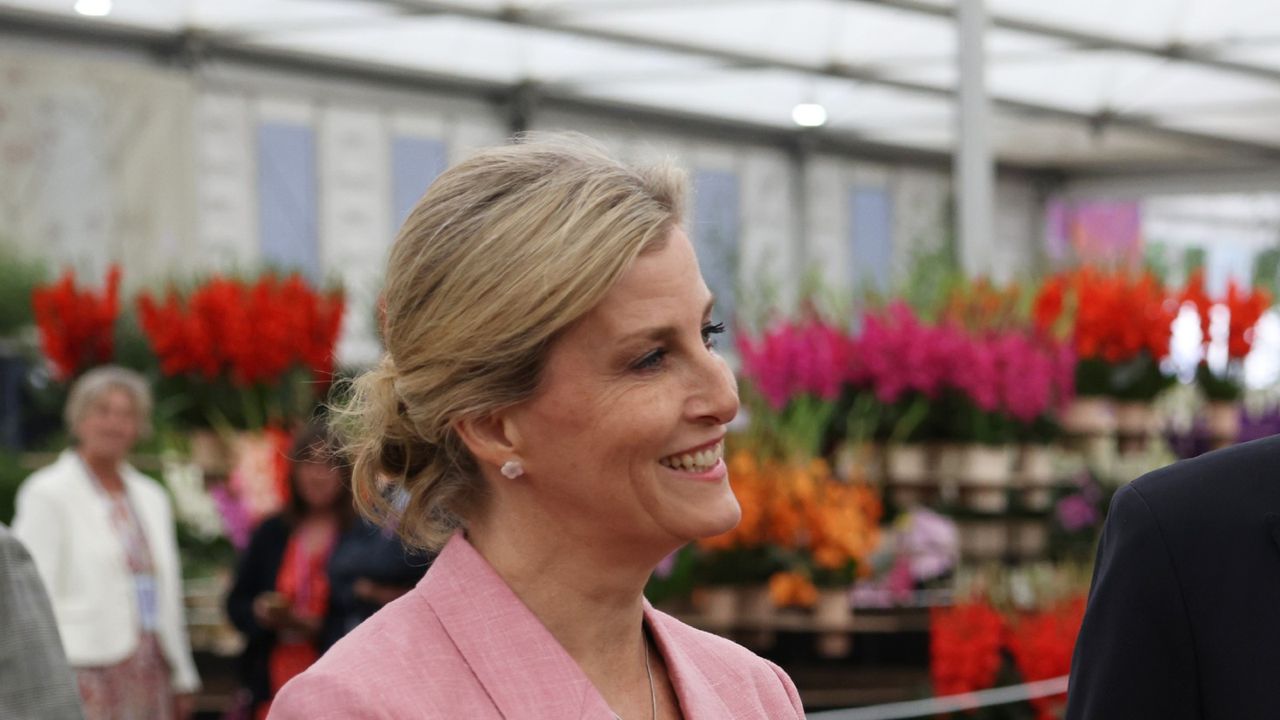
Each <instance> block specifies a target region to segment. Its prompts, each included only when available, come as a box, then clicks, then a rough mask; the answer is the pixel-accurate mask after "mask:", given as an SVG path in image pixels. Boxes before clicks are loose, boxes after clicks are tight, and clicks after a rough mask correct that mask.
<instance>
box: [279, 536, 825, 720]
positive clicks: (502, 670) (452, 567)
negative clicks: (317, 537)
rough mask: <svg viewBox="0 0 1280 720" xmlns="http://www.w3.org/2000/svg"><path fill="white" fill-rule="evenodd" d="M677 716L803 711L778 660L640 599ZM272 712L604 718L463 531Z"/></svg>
mask: <svg viewBox="0 0 1280 720" xmlns="http://www.w3.org/2000/svg"><path fill="white" fill-rule="evenodd" d="M645 623H646V624H647V625H648V627H649V629H650V631H651V633H652V634H653V637H654V641H655V643H656V644H657V646H658V648H659V649H660V650H661V652H662V656H663V658H664V659H665V661H666V664H667V668H668V674H669V676H670V678H671V682H672V684H673V685H674V687H675V691H676V694H677V696H678V697H679V699H680V705H681V708H682V710H683V712H684V717H685V718H687V720H730V719H733V718H737V719H746V718H752V719H756V718H758V719H759V720H785V719H787V718H802V717H803V716H804V712H803V710H802V708H801V705H800V698H799V696H798V695H797V693H796V689H795V686H794V685H792V684H791V680H790V679H789V678H788V677H787V676H786V674H785V673H783V672H782V670H780V669H779V668H778V667H777V666H775V665H773V664H772V663H770V662H768V661H767V660H764V659H761V658H760V657H757V656H756V655H754V654H752V653H751V652H750V651H748V650H746V649H744V648H742V647H740V646H738V645H735V644H734V643H732V642H730V641H728V640H725V639H723V638H720V637H717V636H714V635H710V634H708V633H704V632H701V631H699V630H695V629H693V628H691V627H689V626H687V625H684V624H683V623H681V622H679V621H678V620H676V619H674V618H672V617H670V616H668V615H666V614H664V613H661V612H658V611H657V610H654V609H653V608H652V607H650V606H648V604H647V603H646V605H645ZM270 718H271V719H272V720H338V719H339V718H342V719H343V720H347V719H352V720H355V719H365V718H386V719H388V720H390V719H391V718H422V719H423V720H455V719H459V718H467V719H468V720H499V719H502V718H505V719H506V720H539V719H543V718H545V720H578V719H582V720H613V713H612V712H611V711H610V710H609V708H608V706H607V705H606V704H605V701H604V699H603V698H602V697H601V696H600V693H599V692H598V691H597V690H596V689H595V687H594V686H593V685H592V684H591V682H590V681H589V680H588V679H587V676H586V675H585V674H584V673H583V672H582V670H581V669H580V668H579V667H578V665H577V664H576V663H575V662H574V660H573V658H571V657H570V656H569V654H568V652H566V651H565V650H564V648H562V647H561V646H560V644H559V643H558V642H557V641H556V639H555V638H554V637H553V636H552V635H551V633H550V631H548V630H547V629H546V627H544V626H543V625H542V623H541V622H540V621H539V620H538V618H537V617H536V616H534V614H533V613H532V612H531V611H530V610H529V609H528V608H527V607H526V606H525V605H524V604H523V603H521V602H520V600H519V598H517V597H516V595H515V593H514V592H512V590H511V588H509V587H508V586H507V585H506V583H505V582H503V580H502V578H501V577H499V576H498V574H497V573H496V572H495V571H494V570H493V568H492V567H491V566H490V565H489V564H488V562H486V561H485V560H484V558H483V557H481V556H480V554H479V553H478V552H476V550H475V549H474V548H473V547H472V546H471V545H470V544H469V543H468V542H467V541H466V539H464V538H463V536H462V535H461V534H459V535H455V536H454V537H453V539H452V540H450V541H449V543H448V545H446V546H445V548H444V550H442V551H441V553H440V556H439V557H438V558H436V561H435V563H434V564H433V565H432V566H431V569H430V570H429V571H428V572H427V575H426V577H424V578H423V579H422V581H421V582H420V583H419V584H418V586H417V587H416V588H415V589H414V590H413V591H412V592H410V593H409V594H408V595H405V596H404V597H402V598H400V599H399V600H396V601H395V602H393V603H391V604H389V605H387V606H386V607H385V608H383V609H382V610H381V611H379V612H378V613H377V614H375V615H374V616H373V617H372V618H370V619H369V620H367V621H365V623H364V624H362V625H360V626H359V627H357V628H356V629H355V630H354V631H353V632H352V633H351V634H349V635H347V636H346V637H345V638H343V639H342V640H340V641H338V643H337V644H336V645H334V646H333V648H332V649H331V650H329V652H328V653H327V654H325V656H324V657H323V658H321V659H320V661H319V662H317V663H316V664H315V665H314V666H312V667H311V669H309V670H308V671H306V672H305V673H303V674H301V675H299V676H298V677H296V678H294V679H293V680H292V681H290V682H289V683H288V684H287V685H285V687H284V688H283V689H282V690H281V691H280V693H279V694H278V695H277V696H276V700H275V703H274V704H273V705H272V707H271V714H270Z"/></svg>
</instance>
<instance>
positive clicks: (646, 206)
mask: <svg viewBox="0 0 1280 720" xmlns="http://www.w3.org/2000/svg"><path fill="white" fill-rule="evenodd" d="M685 192H686V179H685V176H684V174H683V173H682V172H681V171H679V170H677V169H675V167H674V166H672V165H670V164H666V163H664V164H659V165H655V166H652V167H647V168H632V167H628V166H626V165H624V164H622V163H620V162H619V161H617V160H615V159H613V158H611V157H610V156H609V155H608V154H606V153H605V152H604V151H603V150H602V149H601V148H600V147H599V146H598V145H596V144H595V143H594V142H593V141H591V140H589V139H588V138H586V137H583V136H580V135H572V134H556V135H550V136H543V135H526V136H522V137H521V138H519V139H518V141H517V142H516V143H515V144H512V145H507V146H502V147H495V148H490V149H487V150H483V151H481V152H479V153H478V154H476V155H474V156H473V157H471V158H470V159H468V160H466V161H465V162H463V163H461V164H459V165H457V166H455V167H453V168H452V169H450V170H448V171H446V172H445V173H443V174H442V175H441V176H440V177H439V178H438V179H437V180H436V181H435V182H434V183H433V184H432V185H431V187H430V188H429V189H428V191H427V193H426V195H425V196H424V197H423V198H422V199H421V200H420V201H419V202H418V205H417V206H416V207H415V208H414V209H413V212H412V213H411V214H410V215H409V218H408V220H406V221H405V223H404V225H403V227H401V229H400V233H399V235H398V237H397V238H396V241H395V245H394V246H393V247H392V249H391V254H390V258H389V261H388V267H387V280H386V286H385V290H384V302H385V319H384V325H383V336H384V337H383V339H384V341H385V344H386V355H385V356H384V359H383V361H382V363H381V365H380V366H379V367H378V368H377V369H375V370H372V371H370V372H368V373H366V374H364V375H363V376H361V377H359V378H357V379H356V380H355V381H354V383H353V385H352V387H351V393H350V395H349V398H348V400H347V401H346V402H345V403H343V406H342V407H340V408H338V412H337V415H336V422H337V425H338V430H339V432H340V434H341V435H342V436H343V437H344V439H345V445H346V451H347V453H348V454H349V456H350V458H351V461H352V463H353V469H352V472H353V476H352V483H353V490H354V496H355V500H356V504H357V506H358V507H359V508H360V510H361V511H362V512H364V513H365V514H366V515H367V516H370V517H371V518H373V519H375V520H379V521H381V520H386V519H387V518H388V516H389V515H390V516H394V520H395V522H396V524H397V527H398V528H399V531H400V534H401V536H402V538H403V539H404V540H405V541H406V543H408V544H410V545H412V546H415V547H420V548H424V549H428V550H436V549H439V548H440V547H441V546H443V544H444V543H445V541H446V540H448V538H449V536H450V535H451V534H452V533H453V531H454V530H455V529H456V528H458V527H460V526H462V525H463V523H464V522H465V520H466V518H468V517H469V516H472V514H473V513H476V512H479V511H482V510H483V508H484V503H485V497H486V494H487V492H486V486H485V482H484V479H483V477H482V474H481V472H480V468H479V467H478V465H477V463H476V460H475V459H474V458H473V457H472V456H471V454H470V452H469V451H468V450H467V448H466V446H465V445H464V444H463V442H462V440H461V438H460V437H459V435H458V433H457V432H456V431H455V425H456V423H457V422H458V421H459V420H460V419H462V418H483V417H487V416H489V415H492V414H493V413H494V412H496V411H499V410H502V409H504V408H508V407H511V406H513V405H517V404H519V403H520V402H522V401H524V400H526V399H528V398H529V397H530V396H532V394H533V393H534V391H535V389H536V388H537V385H538V379H539V375H540V372H541V369H542V366H543V363H544V359H545V357H546V353H547V350H548V348H549V347H550V346H551V344H552V343H553V342H554V341H555V339H556V338H557V337H558V336H559V335H560V334H561V333H563V332H564V331H565V330H566V328H568V327H570V326H571V325H572V324H573V323H574V322H576V321H577V320H578V319H580V318H581V317H582V316H583V315H585V314H586V313H587V312H588V311H590V310H591V309H592V308H593V307H595V306H596V305H597V304H598V303H599V302H600V301H601V299H602V298H603V297H604V295H605V294H606V293H607V292H608V291H609V289H610V288H612V287H613V285H614V283H615V282H616V281H617V280H618V279H619V277H620V276H621V275H622V274H623V273H624V272H625V271H626V270H627V268H628V267H629V266H630V265H631V263H632V261H633V260H634V259H635V258H636V257H637V256H639V255H640V254H641V253H643V252H645V251H647V250H650V249H655V248H658V247H660V246H661V245H662V244H663V243H665V241H666V238H667V236H668V234H669V232H670V231H671V230H672V229H673V228H674V227H676V226H677V225H678V224H679V223H680V222H681V220H682V215H683V200H684V196H685ZM396 488H400V489H402V490H403V493H397V492H395V489H396ZM395 495H400V496H401V504H402V507H400V508H399V509H397V510H395V511H394V512H392V511H391V510H390V503H389V498H390V497H393V496H395ZM405 498H407V502H404V499H405Z"/></svg>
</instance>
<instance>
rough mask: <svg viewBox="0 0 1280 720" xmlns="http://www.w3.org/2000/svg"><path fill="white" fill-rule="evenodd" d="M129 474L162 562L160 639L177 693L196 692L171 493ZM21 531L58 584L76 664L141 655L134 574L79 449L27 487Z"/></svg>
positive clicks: (125, 468) (57, 606)
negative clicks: (137, 653)
mask: <svg viewBox="0 0 1280 720" xmlns="http://www.w3.org/2000/svg"><path fill="white" fill-rule="evenodd" d="M120 474H121V476H122V477H123V478H124V484H125V492H126V493H128V496H129V502H130V503H131V504H132V506H133V509H134V512H135V513H137V514H138V521H139V523H140V524H141V525H142V531H143V533H144V534H145V535H146V538H147V545H148V546H149V548H150V550H151V558H152V563H153V564H154V566H155V575H156V577H155V581H156V594H157V596H158V597H157V603H158V615H159V617H158V629H157V635H158V637H159V640H160V646H161V648H162V649H163V650H164V654H165V658H166V659H168V661H169V667H170V668H171V669H172V671H173V672H172V681H173V689H174V691H175V692H179V693H184V692H191V691H193V690H195V689H197V688H198V687H199V686H200V678H199V677H198V676H197V675H196V668H195V662H194V661H193V660H192V658H191V644H190V642H189V641H188V640H187V627H186V615H185V611H184V607H183V599H182V571H181V568H180V565H179V560H178V545H177V542H176V539H175V537H174V529H173V513H172V511H171V509H170V505H169V496H168V495H167V494H165V491H164V489H163V488H161V487H160V486H159V485H158V484H157V483H156V482H155V481H154V480H152V479H151V478H149V477H147V476H145V475H143V474H142V473H140V472H138V471H137V470H135V469H134V468H133V467H132V466H130V465H128V464H125V465H122V466H121V468H120ZM13 532H14V534H15V535H17V536H18V537H19V539H21V540H22V542H23V543H25V544H26V546H27V549H28V550H29V551H30V553H31V556H32V558H33V559H34V560H35V563H36V569H37V570H38V571H39V572H40V577H41V579H43V580H44V584H45V587H46V588H48V591H49V598H50V600H52V601H53V614H54V617H55V618H56V619H57V622H58V631H59V633H60V634H61V635H62V644H63V647H64V648H65V649H66V651H67V660H68V661H70V663H71V666H72V667H93V666H102V665H113V664H115V663H118V662H120V661H122V660H124V659H125V658H127V657H129V656H130V655H132V654H133V653H134V651H135V650H136V649H137V647H138V640H139V637H140V631H139V627H140V620H139V618H138V603H137V598H136V596H135V594H134V593H135V590H134V585H133V577H132V575H131V574H130V572H129V566H128V562H127V561H126V560H125V553H124V547H123V546H122V545H121V543H120V540H119V538H118V537H117V536H116V533H115V531H114V529H113V528H112V525H111V518H110V515H109V510H108V508H107V506H106V503H105V502H104V501H103V499H102V497H101V495H100V494H99V491H98V489H97V488H96V487H94V484H93V480H92V479H90V477H89V475H88V473H87V471H86V470H85V467H84V465H83V463H82V462H81V461H80V458H79V457H78V456H77V455H76V454H75V453H74V452H73V451H71V450H67V451H64V452H63V453H62V455H60V456H59V457H58V460H57V462H55V463H54V464H52V465H50V466H49V467H46V468H44V469H42V470H39V471H38V472H36V473H35V474H33V475H32V476H31V477H29V478H27V479H26V481H25V482H23V484H22V487H21V488H20V489H19V490H18V506H17V513H16V514H15V515H14V519H13Z"/></svg>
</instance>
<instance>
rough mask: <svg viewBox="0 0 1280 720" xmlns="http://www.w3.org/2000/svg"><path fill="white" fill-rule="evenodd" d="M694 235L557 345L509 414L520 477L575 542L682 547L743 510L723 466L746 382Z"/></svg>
mask: <svg viewBox="0 0 1280 720" xmlns="http://www.w3.org/2000/svg"><path fill="white" fill-rule="evenodd" d="M720 330H722V326H719V325H716V324H713V322H712V319H711V293H710V291H709V290H708V289H707V286H706V283H704V282H703V280H702V275H701V273H700V272H699V270H698V262H697V258H696V256H695V255H694V251H693V246H692V245H691V244H690V242H689V238H688V237H687V236H686V235H685V233H684V232H683V231H681V230H679V229H676V230H673V231H671V232H670V234H669V235H668V237H667V240H666V242H665V243H664V244H663V246H662V247H661V248H660V249H656V250H652V251H649V252H646V253H644V254H642V255H641V256H640V257H639V258H637V260H636V261H635V263H634V264H633V265H632V266H631V267H630V268H629V269H628V270H627V271H626V273H624V274H623V276H622V277H621V279H620V280H619V281H618V283H617V284H616V285H615V286H614V287H613V288H612V289H611V290H610V291H609V293H608V294H607V295H606V296H605V298H604V300H603V301H601V302H600V303H599V304H598V305H597V306H596V307H595V309H593V310H592V311H591V312H589V313H588V314H587V315H586V316H584V317H583V318H582V319H581V320H580V321H579V322H577V323H576V324H574V325H573V326H572V327H571V328H570V329H569V330H568V331H566V332H565V334H564V335H562V336H561V337H560V338H559V339H557V340H556V341H555V343H554V344H553V345H552V347H551V349H550V351H549V353H548V356H547V360H546V364H545V366H544V368H543V372H542V376H541V379H540V382H539V386H538V390H537V392H536V393H535V395H534V397H533V398H532V399H530V400H529V401H527V402H525V403H522V404H521V405H519V406H517V407H516V408H513V409H512V410H510V411H509V412H508V413H507V416H508V420H509V422H510V423H511V425H512V427H513V428H514V429H515V437H517V438H518V440H517V441H516V443H517V446H516V447H515V450H516V452H517V454H518V456H519V458H520V460H521V462H522V463H523V465H524V468H525V470H526V475H525V476H524V477H521V478H519V479H517V480H515V481H512V482H516V483H524V484H526V487H528V488H529V490H530V492H529V493H528V496H529V497H530V498H532V500H531V501H532V502H537V503H538V504H539V505H540V509H541V510H543V512H544V513H546V514H549V515H551V516H552V517H553V518H554V519H555V521H556V522H557V523H559V525H560V527H562V528H564V530H565V531H566V532H569V533H572V534H574V535H575V536H577V537H612V538H615V539H618V540H622V541H624V542H625V541H629V542H638V543H642V544H646V545H654V544H655V543H657V544H672V543H674V544H679V543H684V542H687V541H689V540H693V539H696V538H700V537H707V536H710V535H715V534H718V533H721V532H724V531H726V530H728V529H730V528H732V527H733V526H734V525H736V524H737V522H738V519H739V517H740V514H741V511H740V509H739V507H738V503H737V500H736V499H735V498H734V496H733V492H732V491H731V490H730V488H729V483H728V473H727V472H726V469H725V464H724V462H723V460H722V459H721V455H722V454H723V438H724V433H725V424H726V423H728V422H729V421H730V420H731V419H732V418H733V416H734V415H735V414H736V413H737V411H738V394H737V386H736V384H735V382H734V378H733V374H732V372H731V371H730V370H729V368H728V366H727V365H726V364H725V362H724V360H723V359H722V358H721V357H720V356H719V355H718V354H717V353H716V352H715V350H714V349H713V346H714V339H715V334H716V333H718V332H720Z"/></svg>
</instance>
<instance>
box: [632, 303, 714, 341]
mask: <svg viewBox="0 0 1280 720" xmlns="http://www.w3.org/2000/svg"><path fill="white" fill-rule="evenodd" d="M715 304H716V296H715V295H714V294H713V295H712V296H711V298H710V299H709V300H707V307H706V309H704V310H703V311H702V316H703V317H704V318H706V317H710V316H711V309H712V308H713V307H715ZM679 332H680V331H679V329H677V328H676V327H675V326H674V325H662V326H659V327H652V328H645V329H644V330H637V331H636V332H633V333H628V334H627V335H626V336H625V337H623V338H622V341H623V342H628V341H631V340H636V339H638V338H644V339H646V340H670V339H671V338H673V337H675V336H676V335H678V334H679Z"/></svg>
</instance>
